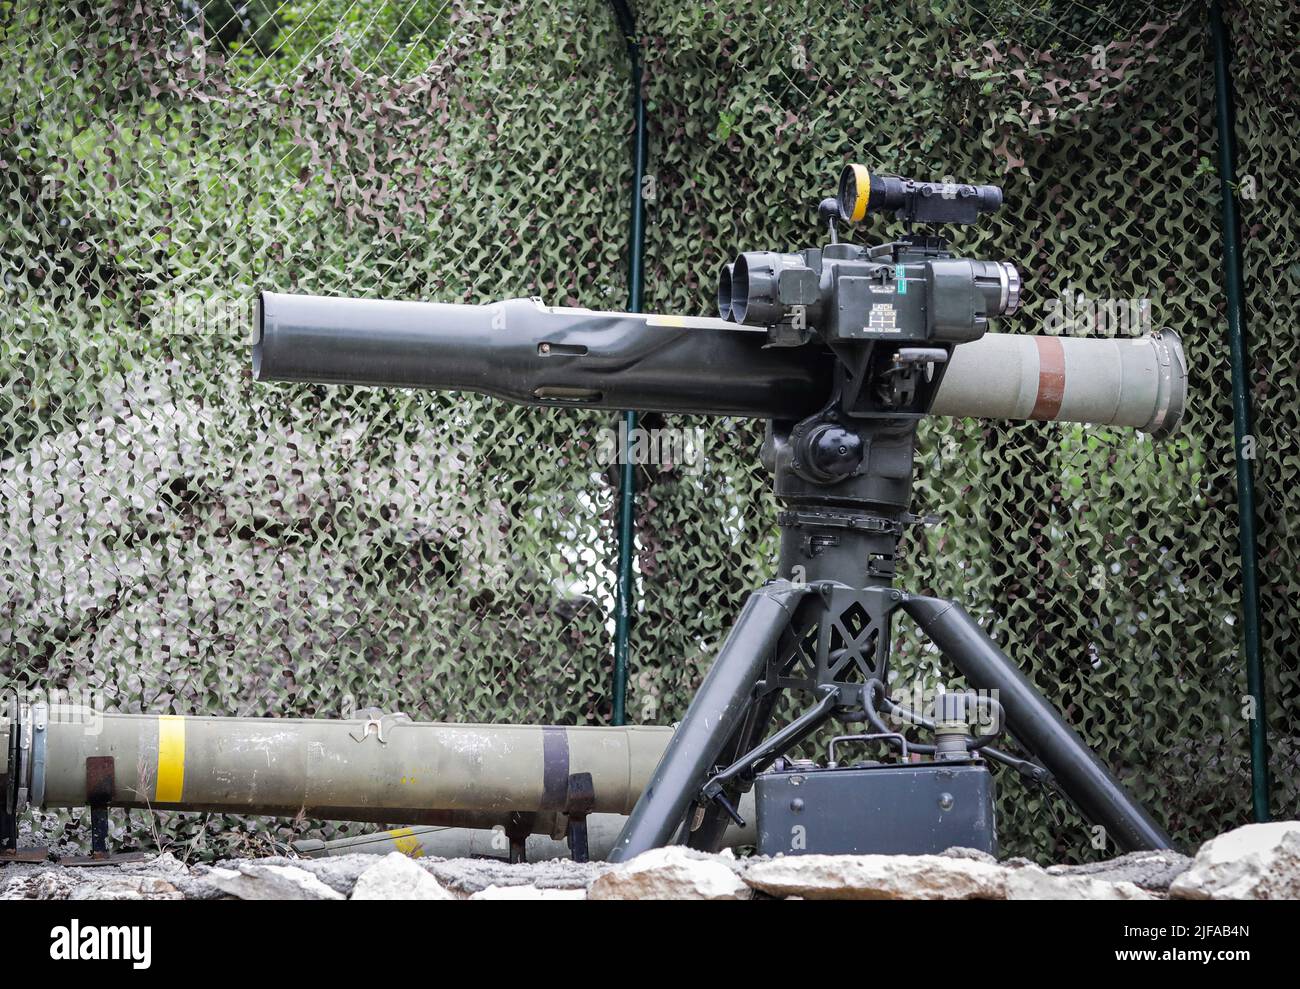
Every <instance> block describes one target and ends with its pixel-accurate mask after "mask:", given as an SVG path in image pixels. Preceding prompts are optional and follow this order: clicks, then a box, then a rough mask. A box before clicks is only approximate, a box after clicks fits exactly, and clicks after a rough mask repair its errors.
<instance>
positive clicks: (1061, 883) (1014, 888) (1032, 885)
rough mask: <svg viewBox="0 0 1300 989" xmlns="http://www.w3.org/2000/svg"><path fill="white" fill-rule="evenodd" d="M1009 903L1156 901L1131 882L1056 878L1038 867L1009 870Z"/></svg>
mask: <svg viewBox="0 0 1300 989" xmlns="http://www.w3.org/2000/svg"><path fill="white" fill-rule="evenodd" d="M1006 897H1007V899H1008V900H1155V899H1158V897H1156V896H1155V895H1154V894H1152V893H1148V892H1147V891H1146V890H1144V889H1140V888H1139V887H1137V886H1136V885H1134V884H1133V883H1130V882H1107V881H1106V880H1103V879H1094V878H1092V877H1091V876H1080V875H1059V874H1058V875H1053V874H1052V873H1050V872H1048V871H1046V870H1044V869H1040V868H1039V867H1038V866H1036V865H1027V866H1022V867H1021V868H1018V869H1011V870H1008V871H1007V876H1006Z"/></svg>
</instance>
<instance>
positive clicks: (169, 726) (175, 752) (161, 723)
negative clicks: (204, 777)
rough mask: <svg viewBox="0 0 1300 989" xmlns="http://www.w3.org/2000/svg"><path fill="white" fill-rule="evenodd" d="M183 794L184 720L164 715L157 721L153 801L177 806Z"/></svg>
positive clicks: (175, 716)
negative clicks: (156, 779)
mask: <svg viewBox="0 0 1300 989" xmlns="http://www.w3.org/2000/svg"><path fill="white" fill-rule="evenodd" d="M184 792H185V719H184V718H183V717H180V716H179V715H175V714H164V715H162V716H161V717H159V719H158V783H157V785H156V786H155V787H154V794H153V799H154V801H155V802H156V803H160V804H177V803H180V801H181V795H182V794H183V793H184Z"/></svg>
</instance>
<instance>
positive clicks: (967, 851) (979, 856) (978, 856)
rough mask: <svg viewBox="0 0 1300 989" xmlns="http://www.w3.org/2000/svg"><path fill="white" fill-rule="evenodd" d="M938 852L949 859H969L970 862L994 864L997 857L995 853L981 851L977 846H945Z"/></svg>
mask: <svg viewBox="0 0 1300 989" xmlns="http://www.w3.org/2000/svg"><path fill="white" fill-rule="evenodd" d="M939 854H941V855H943V856H944V857H945V858H950V859H970V860H971V861H972V862H990V863H994V864H996V862H997V860H998V858H997V856H996V855H990V854H989V853H988V852H985V851H981V850H980V849H978V848H963V847H962V846H961V845H954V846H953V847H952V848H946V849H944V850H943V851H942V852H940V853H939Z"/></svg>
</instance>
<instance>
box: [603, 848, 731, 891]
mask: <svg viewBox="0 0 1300 989" xmlns="http://www.w3.org/2000/svg"><path fill="white" fill-rule="evenodd" d="M751 896H753V894H752V893H751V892H750V890H749V887H748V886H746V885H745V882H744V881H743V880H742V879H741V878H740V876H738V875H737V874H736V870H735V869H734V868H733V867H732V866H730V865H728V864H727V863H726V862H725V861H723V860H722V859H721V858H719V857H717V856H713V855H707V854H704V853H702V852H696V851H692V850H691V849H689V848H684V847H682V846H681V845H670V846H669V847H667V848H654V849H651V850H650V851H648V852H642V853H641V854H640V855H638V856H637V857H636V858H634V859H632V860H631V861H630V862H624V863H622V864H620V865H617V866H615V867H614V868H612V869H610V870H609V871H608V872H606V873H604V874H603V875H601V876H600V877H599V878H597V879H596V881H595V882H593V883H592V884H591V888H590V889H589V890H588V891H587V899H589V900H748V899H749V898H750V897H751Z"/></svg>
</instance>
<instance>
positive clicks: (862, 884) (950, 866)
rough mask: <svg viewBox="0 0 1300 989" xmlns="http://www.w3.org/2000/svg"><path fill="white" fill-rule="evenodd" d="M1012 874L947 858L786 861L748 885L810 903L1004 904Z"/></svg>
mask: <svg viewBox="0 0 1300 989" xmlns="http://www.w3.org/2000/svg"><path fill="white" fill-rule="evenodd" d="M1006 877H1007V870H1006V869H1004V868H1003V867H1002V866H1000V865H995V864H993V863H990V862H981V861H978V860H975V859H966V858H953V857H949V856H945V855H784V856H780V857H777V858H770V859H759V860H756V861H754V862H753V863H751V864H750V865H749V867H748V868H747V869H746V870H745V882H747V883H749V885H750V886H753V887H754V888H755V889H758V890H762V891H763V892H764V893H768V894H770V895H772V896H798V897H802V898H804V899H809V900H1000V899H1003V898H1004V897H1005V896H1006Z"/></svg>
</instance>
